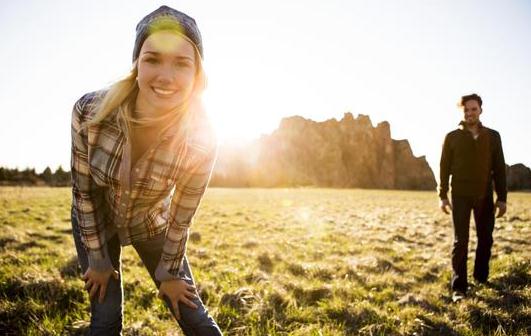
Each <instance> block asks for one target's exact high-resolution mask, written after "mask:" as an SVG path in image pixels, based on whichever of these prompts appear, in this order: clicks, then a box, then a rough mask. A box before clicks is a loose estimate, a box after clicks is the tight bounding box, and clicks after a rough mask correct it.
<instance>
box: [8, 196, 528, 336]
mask: <svg viewBox="0 0 531 336" xmlns="http://www.w3.org/2000/svg"><path fill="white" fill-rule="evenodd" d="M70 202H71V201H70V190H69V189H51V188H15V187H4V188H0V227H1V230H0V334H2V335H4V334H14V335H48V334H49V335H63V334H67V335H68V334H74V335H76V334H82V333H83V332H84V330H85V329H86V328H87V325H88V321H89V312H88V297H87V294H86V293H85V292H84V290H83V282H82V281H81V280H80V275H79V271H78V268H77V260H76V257H75V250H74V246H73V240H72V237H71V228H70ZM530 224H531V194H518V193H512V194H509V211H508V214H507V215H506V216H505V217H504V218H502V219H501V220H498V221H497V223H496V229H495V233H494V237H495V238H494V240H495V243H494V248H493V260H492V262H491V278H490V284H488V285H480V286H473V287H472V288H471V291H470V293H471V295H470V296H469V297H468V298H467V299H465V300H464V301H462V302H460V303H458V304H453V303H451V300H450V296H449V286H448V283H449V279H450V249H451V243H452V228H451V222H450V217H449V216H446V215H444V214H442V213H441V212H440V211H439V210H438V208H437V199H436V195H435V193H434V192H433V193H427V192H402V191H373V190H332V189H273V190H265V189H210V190H208V192H207V194H206V196H205V198H204V201H203V203H202V206H201V209H200V211H199V212H198V214H197V216H196V220H195V223H194V225H193V227H192V234H191V237H190V241H189V245H188V252H187V254H188V257H189V260H190V263H191V265H192V269H193V271H194V276H195V278H196V281H197V285H198V288H199V291H200V295H201V297H202V298H203V300H204V301H205V302H206V304H207V306H208V308H209V310H210V312H211V313H212V314H213V316H214V317H215V319H216V320H217V322H218V324H219V325H220V327H221V328H222V329H223V331H224V333H225V334H226V335H344V334H346V335H350V334H352V335H529V334H531V307H530V303H531V272H530V270H531V264H530V260H531V259H530V256H531V253H530V252H531V250H530V243H529V242H531V226H530ZM472 227H473V225H472ZM474 235H475V233H474V229H472V230H471V245H470V250H471V252H472V251H473V249H474V247H475V237H474ZM123 252H124V253H123V256H122V260H123V263H124V276H123V277H124V288H125V302H126V304H125V322H124V334H125V335H180V334H181V332H180V330H179V327H178V326H177V325H176V323H175V322H174V321H173V320H172V318H171V315H170V314H169V313H168V312H167V310H166V308H165V306H163V304H162V302H161V301H160V300H159V299H157V292H156V289H155V288H154V285H153V284H152V283H151V281H150V280H149V276H148V274H147V272H146V271H145V270H144V269H143V267H142V265H141V263H140V261H139V258H138V256H137V255H136V252H135V251H134V250H133V249H132V248H131V247H130V246H128V247H125V248H124V251H123ZM472 260H473V254H472V253H471V254H470V255H469V261H470V263H469V269H471V266H472Z"/></svg>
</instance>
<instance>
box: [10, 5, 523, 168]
mask: <svg viewBox="0 0 531 336" xmlns="http://www.w3.org/2000/svg"><path fill="white" fill-rule="evenodd" d="M162 4H167V5H169V6H172V7H174V8H177V9H179V10H182V11H184V12H186V13H188V14H190V15H191V16H193V17H194V18H195V19H196V21H197V23H198V25H199V28H200V30H201V32H202V35H203V42H204V46H205V67H206V71H207V74H208V76H209V88H208V91H207V93H206V95H205V101H206V105H207V107H208V110H209V114H210V115H211V117H212V119H213V121H214V124H215V125H216V127H217V129H218V133H219V136H220V138H221V139H222V141H229V139H231V138H236V139H253V138H257V137H258V136H259V135H260V134H264V133H269V132H271V131H272V130H273V129H275V128H276V127H277V126H278V124H279V122H280V120H281V118H283V117H286V116H291V115H301V116H303V117H306V118H311V119H313V120H317V121H323V120H326V119H329V118H341V117H342V116H343V113H344V112H347V111H350V112H352V113H353V114H354V115H355V116H356V115H357V114H368V115H369V116H370V117H371V119H372V121H373V124H374V125H376V124H377V123H378V122H380V121H383V120H387V121H389V122H390V123H391V131H392V136H393V138H395V139H404V138H407V139H408V140H409V141H410V144H411V146H412V148H413V152H414V153H415V155H417V156H420V155H426V156H427V159H428V161H429V163H430V165H431V167H432V169H434V171H435V173H437V171H438V161H439V155H440V150H441V143H442V139H443V137H444V135H445V134H446V133H447V132H448V131H450V130H452V129H454V128H455V127H456V125H457V123H458V122H459V120H460V118H461V115H460V112H459V111H458V109H457V107H456V102H457V100H458V98H459V97H460V96H461V95H463V94H468V93H471V92H477V93H479V94H480V95H481V96H482V97H483V99H484V106H483V107H484V113H483V115H482V117H481V118H482V121H483V122H484V124H485V125H487V126H490V127H492V128H494V129H496V130H498V131H499V132H500V133H501V136H502V141H503V145H504V149H505V157H506V161H507V163H509V164H514V163H518V162H522V163H524V164H526V165H527V166H531V154H530V153H531V152H530V150H529V147H530V145H531V140H530V138H529V137H530V130H531V43H530V41H531V40H530V36H531V2H530V1H526V0H521V1H516V0H514V1H510V0H509V1H467V0H461V1H459V0H455V1H435V0H415V1H413V0H410V1H408V0H404V1H394V0H388V1H383V0H381V1H378V0H367V1H357V0H351V1H338V0H337V1H322V0H320V1H309V0H300V1H287V0H285V1H280V0H268V1H243V0H241V1H235V0H225V1H200V0H194V1H167V2H158V1H141V0H136V1H135V0H127V1H103V0H94V1H77V0H64V1H29V0H26V1H24V0H23V1H16V0H6V1H2V3H1V5H0V8H1V9H0V33H1V36H2V44H1V48H2V52H1V53H0V116H1V119H0V166H8V167H19V168H25V167H26V166H30V167H36V168H37V171H38V172H40V171H42V170H43V169H44V168H45V167H46V166H51V167H52V168H53V169H55V168H56V167H57V166H58V165H59V164H61V165H63V167H65V168H67V169H69V161H70V113H71V109H72V105H73V104H74V102H75V101H76V100H77V99H78V98H79V97H80V96H81V95H83V94H84V93H85V92H88V91H93V90H97V89H100V88H103V87H105V86H107V85H108V84H110V83H112V82H113V81H114V80H116V79H117V78H119V77H120V76H121V75H123V74H125V73H126V72H127V71H128V69H129V67H130V64H131V54H132V49H133V42H134V37H135V30H134V29H135V26H136V23H137V22H138V21H139V20H140V19H141V18H142V17H143V16H144V15H145V14H147V13H148V12H151V11H152V10H154V9H156V8H158V7H159V6H160V5H162Z"/></svg>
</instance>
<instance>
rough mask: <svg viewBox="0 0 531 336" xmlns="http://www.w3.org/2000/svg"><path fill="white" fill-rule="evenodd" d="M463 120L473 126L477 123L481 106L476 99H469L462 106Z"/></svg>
mask: <svg viewBox="0 0 531 336" xmlns="http://www.w3.org/2000/svg"><path fill="white" fill-rule="evenodd" d="M462 109H463V120H464V121H465V123H466V124H467V125H468V126H475V125H477V124H478V123H479V115H480V114H481V107H480V106H479V103H478V102H477V101H476V100H469V101H467V102H466V103H465V105H464V106H463V107H462Z"/></svg>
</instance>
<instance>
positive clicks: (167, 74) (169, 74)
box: [157, 66, 175, 83]
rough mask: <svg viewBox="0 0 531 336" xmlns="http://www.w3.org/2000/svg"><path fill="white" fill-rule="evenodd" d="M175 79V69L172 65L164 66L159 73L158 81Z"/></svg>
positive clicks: (167, 81)
mask: <svg viewBox="0 0 531 336" xmlns="http://www.w3.org/2000/svg"><path fill="white" fill-rule="evenodd" d="M174 79H175V69H174V67H172V66H162V67H161V68H160V71H159V73H158V74H157V81H158V82H160V83H171V82H173V81H174Z"/></svg>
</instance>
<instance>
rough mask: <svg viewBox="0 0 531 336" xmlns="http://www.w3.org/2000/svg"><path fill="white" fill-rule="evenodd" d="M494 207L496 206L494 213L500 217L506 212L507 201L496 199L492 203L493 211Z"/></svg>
mask: <svg viewBox="0 0 531 336" xmlns="http://www.w3.org/2000/svg"><path fill="white" fill-rule="evenodd" d="M496 208H498V214H497V215H496V218H500V217H501V216H503V215H505V213H506V212H507V203H505V202H502V201H497V202H496V204H494V212H496Z"/></svg>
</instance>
